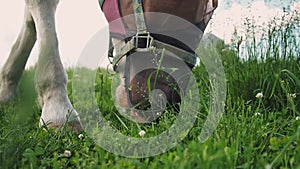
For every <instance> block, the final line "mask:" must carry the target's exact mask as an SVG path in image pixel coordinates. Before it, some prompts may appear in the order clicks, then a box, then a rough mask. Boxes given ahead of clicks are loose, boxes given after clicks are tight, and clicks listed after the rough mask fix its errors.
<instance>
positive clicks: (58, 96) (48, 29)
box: [26, 0, 81, 131]
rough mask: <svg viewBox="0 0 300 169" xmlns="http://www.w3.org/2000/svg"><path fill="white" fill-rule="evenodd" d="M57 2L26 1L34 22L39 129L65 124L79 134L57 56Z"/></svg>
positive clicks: (48, 0) (76, 115)
mask: <svg viewBox="0 0 300 169" xmlns="http://www.w3.org/2000/svg"><path fill="white" fill-rule="evenodd" d="M58 2H59V1H58V0H26V5H27V7H28V8H29V10H30V13H31V15H32V17H33V19H34V22H35V25H36V29H37V40H38V48H39V51H38V64H37V70H36V75H35V78H36V79H35V80H36V81H35V82H36V89H37V92H38V96H39V102H40V105H41V106H42V115H41V118H40V125H43V124H46V125H47V126H48V127H51V128H57V129H59V128H61V127H62V126H63V125H64V124H65V123H68V124H69V126H72V127H75V128H73V129H75V130H76V131H80V130H81V125H80V122H79V117H78V114H77V112H76V111H75V109H74V108H73V106H72V104H71V102H70V100H69V98H68V93H67V88H66V85H67V74H66V72H65V70H64V67H63V65H62V62H61V60H60V56H59V50H58V39H57V34H56V28H55V11H56V7H57V4H58Z"/></svg>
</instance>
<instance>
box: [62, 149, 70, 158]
mask: <svg viewBox="0 0 300 169" xmlns="http://www.w3.org/2000/svg"><path fill="white" fill-rule="evenodd" d="M71 155H72V153H71V151H69V150H65V152H64V155H63V156H64V157H71Z"/></svg>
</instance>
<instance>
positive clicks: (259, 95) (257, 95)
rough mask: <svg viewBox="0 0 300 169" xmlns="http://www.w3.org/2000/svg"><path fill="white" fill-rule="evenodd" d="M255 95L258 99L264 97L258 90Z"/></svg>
mask: <svg viewBox="0 0 300 169" xmlns="http://www.w3.org/2000/svg"><path fill="white" fill-rule="evenodd" d="M255 97H256V98H258V99H261V98H263V97H264V95H263V94H262V92H259V93H257V94H256V96H255Z"/></svg>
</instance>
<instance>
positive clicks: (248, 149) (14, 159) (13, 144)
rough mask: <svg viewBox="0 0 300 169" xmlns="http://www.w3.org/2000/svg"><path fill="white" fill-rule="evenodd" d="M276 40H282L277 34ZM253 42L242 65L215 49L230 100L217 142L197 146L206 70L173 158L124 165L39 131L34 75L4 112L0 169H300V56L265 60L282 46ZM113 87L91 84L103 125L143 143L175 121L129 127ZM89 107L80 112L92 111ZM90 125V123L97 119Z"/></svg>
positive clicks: (86, 144)
mask: <svg viewBox="0 0 300 169" xmlns="http://www.w3.org/2000/svg"><path fill="white" fill-rule="evenodd" d="M271 30H273V29H271ZM288 30H289V29H288ZM274 31H276V30H274ZM277 31H283V32H284V31H287V30H285V29H280V30H277ZM270 33H272V35H275V34H276V32H270ZM283 35H284V34H283ZM278 36H280V32H277V34H276V37H277V38H278ZM270 37H273V36H270ZM282 38H286V36H282ZM273 39H274V38H273ZM248 40H249V41H247V43H248V45H247V50H246V51H248V52H249V53H248V54H249V55H248V56H249V57H248V58H246V59H241V56H239V55H241V53H237V50H235V49H233V48H232V46H228V45H225V44H224V43H223V42H222V41H219V42H218V43H216V44H215V45H216V52H217V53H218V54H219V55H220V57H221V60H222V63H223V65H224V69H225V75H226V82H227V99H226V106H225V112H224V114H223V116H222V118H221V120H220V123H219V124H218V126H217V129H216V131H215V132H214V133H213V135H212V136H211V137H210V138H209V139H208V140H206V141H205V142H204V143H200V142H199V140H198V135H199V133H200V131H201V126H202V125H203V122H204V121H205V118H206V116H207V112H208V110H209V100H210V97H209V96H210V83H209V80H208V74H207V72H206V69H205V66H204V65H203V64H201V65H199V66H197V67H196V68H195V69H194V70H193V73H194V76H195V79H196V82H197V85H198V88H199V93H200V98H201V99H200V106H199V112H200V113H199V114H198V116H197V117H196V122H195V124H194V125H193V128H192V129H191V130H190V131H189V132H188V133H187V135H186V137H184V138H183V140H182V141H181V142H179V144H177V145H176V146H174V147H173V148H171V149H170V150H168V151H167V152H165V153H163V154H160V155H157V156H153V157H148V158H138V159H136V158H126V157H122V156H118V155H115V154H113V153H110V152H108V151H105V150H104V149H103V148H101V147H100V146H98V145H97V144H96V143H95V142H94V141H93V140H92V138H90V137H89V136H88V135H87V134H86V133H83V136H84V137H78V135H77V134H76V133H74V132H69V131H68V130H67V129H63V130H61V131H59V132H55V131H53V130H51V129H47V128H45V127H44V128H39V127H38V121H39V115H40V112H41V110H40V108H39V107H38V105H37V101H36V94H35V92H34V85H33V80H32V79H33V77H34V69H30V70H27V71H26V72H25V74H24V77H23V79H22V82H21V84H20V96H19V99H18V101H16V102H14V103H12V104H10V105H5V106H2V107H0V168H182V169H183V168H184V169H186V168H268V167H269V166H271V167H272V168H282V169H284V168H295V169H296V168H297V169H299V168H300V120H297V118H299V116H300V112H299V110H300V82H299V81H300V76H299V75H300V66H299V65H300V62H299V53H297V52H296V53H295V52H290V53H289V52H288V50H286V51H287V52H286V53H285V54H284V57H280V56H279V54H278V53H276V52H266V53H264V52H261V50H259V49H260V48H262V47H263V46H260V45H267V47H268V46H269V47H270V46H272V49H270V50H273V49H275V48H276V45H277V46H278V45H281V44H282V43H279V42H278V41H268V42H270V44H266V43H264V44H262V43H261V44H257V43H253V41H251V40H252V39H248ZM277 42H278V44H276V43H277ZM298 43H299V42H298ZM298 43H297V42H294V44H293V45H296V47H298V46H297V45H298ZM264 47H266V46H264ZM274 47H275V48H274ZM253 49H256V50H253ZM265 55H268V56H265ZM254 56H256V57H254ZM68 74H69V79H70V80H69V84H68V89H69V90H68V91H69V96H70V98H71V100H72V101H73V100H76V98H73V95H72V93H73V92H74V91H72V80H74V78H73V75H74V73H73V70H72V69H71V70H68ZM111 85H112V77H111V76H110V75H109V74H107V73H106V71H104V70H101V69H99V70H98V71H97V74H96V83H95V84H94V87H95V91H94V93H95V98H96V101H97V104H98V106H99V107H100V109H101V110H102V113H103V116H104V118H105V120H107V121H109V122H110V124H111V125H112V126H113V127H114V129H116V130H118V131H119V132H120V133H122V134H126V135H129V136H132V137H137V138H139V135H138V133H139V131H140V130H145V131H146V136H145V137H151V136H156V135H158V134H160V133H162V132H163V131H165V130H166V129H168V128H169V127H170V126H171V125H172V123H173V122H174V121H175V119H176V117H177V114H176V113H174V112H169V113H165V114H164V115H163V116H162V117H161V118H160V120H159V121H157V122H155V123H153V124H150V125H137V124H134V123H132V122H129V121H128V120H126V119H125V118H123V117H122V116H121V115H120V114H118V113H117V109H116V108H115V107H114V102H113V100H112V98H111V94H110V91H111ZM259 92H261V93H263V97H262V98H256V97H255V96H256V94H257V93H259ZM293 94H296V97H293ZM75 106H76V103H75ZM77 106H78V105H77ZM85 106H86V107H83V108H82V109H84V108H88V107H89V106H92V105H85ZM79 112H80V111H79ZM85 118H87V119H86V120H89V119H88V118H93V117H85ZM45 129H46V130H45ZM107 137H108V136H107ZM103 140H105V138H103ZM157 146H161V145H157ZM66 150H68V151H70V152H71V156H67V155H66V154H65V151H66Z"/></svg>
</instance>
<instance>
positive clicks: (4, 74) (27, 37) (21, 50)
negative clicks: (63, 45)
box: [0, 8, 36, 104]
mask: <svg viewBox="0 0 300 169" xmlns="http://www.w3.org/2000/svg"><path fill="white" fill-rule="evenodd" d="M35 41H36V30H35V25H34V22H33V19H32V17H31V14H30V13H29V11H28V9H27V8H25V14H24V22H23V26H22V29H21V31H20V33H19V36H18V38H17V40H16V42H15V44H14V45H13V47H12V49H11V52H10V54H9V57H8V59H7V61H6V62H5V64H4V66H3V68H2V69H1V72H0V104H1V103H7V102H9V101H11V100H13V99H14V98H15V97H16V95H17V89H18V84H19V81H20V78H21V76H22V73H23V71H24V67H25V65H26V62H27V59H28V57H29V54H30V52H31V50H32V48H33V46H34V44H35Z"/></svg>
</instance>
